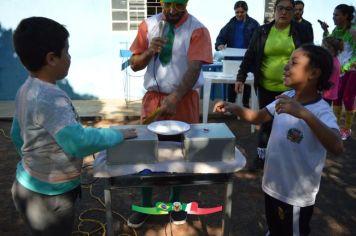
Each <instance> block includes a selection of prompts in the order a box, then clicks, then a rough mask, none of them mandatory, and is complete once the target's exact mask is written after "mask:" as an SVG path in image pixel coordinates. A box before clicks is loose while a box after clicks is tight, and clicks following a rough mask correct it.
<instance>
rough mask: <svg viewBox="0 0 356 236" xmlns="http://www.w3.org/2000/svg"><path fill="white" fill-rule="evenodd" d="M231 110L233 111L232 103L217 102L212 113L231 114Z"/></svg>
mask: <svg viewBox="0 0 356 236" xmlns="http://www.w3.org/2000/svg"><path fill="white" fill-rule="evenodd" d="M233 109H234V104H233V103H230V102H224V101H218V102H217V103H215V105H214V109H213V112H219V113H225V112H232V111H233Z"/></svg>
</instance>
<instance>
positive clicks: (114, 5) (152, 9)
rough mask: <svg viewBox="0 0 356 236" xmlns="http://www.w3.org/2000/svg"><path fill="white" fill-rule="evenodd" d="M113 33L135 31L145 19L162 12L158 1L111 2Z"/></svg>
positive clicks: (121, 0)
mask: <svg viewBox="0 0 356 236" xmlns="http://www.w3.org/2000/svg"><path fill="white" fill-rule="evenodd" d="M111 10H112V12H111V18H112V30H113V31H129V30H137V28H138V25H139V24H140V23H141V22H142V21H143V20H144V19H146V18H147V17H150V16H153V15H155V14H157V13H159V12H161V11H162V8H161V5H160V0H111Z"/></svg>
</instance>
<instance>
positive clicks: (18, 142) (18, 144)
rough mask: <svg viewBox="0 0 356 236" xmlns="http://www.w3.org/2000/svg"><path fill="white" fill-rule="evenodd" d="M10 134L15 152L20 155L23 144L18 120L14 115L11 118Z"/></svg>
mask: <svg viewBox="0 0 356 236" xmlns="http://www.w3.org/2000/svg"><path fill="white" fill-rule="evenodd" d="M10 135H11V140H12V142H13V143H14V144H15V148H16V151H17V153H18V154H19V155H20V156H22V152H21V148H22V145H23V140H22V137H21V128H20V125H19V121H18V120H17V118H16V116H15V117H14V118H13V120H12V125H11V131H10Z"/></svg>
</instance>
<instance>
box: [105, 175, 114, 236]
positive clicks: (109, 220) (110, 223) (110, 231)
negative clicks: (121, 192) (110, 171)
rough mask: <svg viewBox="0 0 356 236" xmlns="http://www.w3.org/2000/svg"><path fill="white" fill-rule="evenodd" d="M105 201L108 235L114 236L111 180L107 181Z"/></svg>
mask: <svg viewBox="0 0 356 236" xmlns="http://www.w3.org/2000/svg"><path fill="white" fill-rule="evenodd" d="M104 199H105V216H106V224H107V231H108V232H107V235H108V236H114V229H113V217H112V209H111V189H110V179H108V180H107V183H106V188H105V189H104Z"/></svg>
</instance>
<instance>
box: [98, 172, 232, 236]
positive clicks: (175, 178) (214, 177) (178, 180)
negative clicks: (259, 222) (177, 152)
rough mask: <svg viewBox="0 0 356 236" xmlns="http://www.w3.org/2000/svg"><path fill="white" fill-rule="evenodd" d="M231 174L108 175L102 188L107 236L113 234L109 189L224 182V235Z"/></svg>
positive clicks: (227, 222) (229, 210)
mask: <svg viewBox="0 0 356 236" xmlns="http://www.w3.org/2000/svg"><path fill="white" fill-rule="evenodd" d="M233 174H234V173H219V174H194V173H190V174H188V173H184V174H171V173H154V174H152V175H148V176H140V175H126V176H118V177H110V178H105V179H106V185H105V189H104V198H105V212H106V213H105V214H106V222H107V231H108V236H113V235H114V230H113V216H112V204H111V201H112V199H111V190H112V189H120V188H132V187H135V188H138V187H154V186H192V185H211V184H225V185H226V191H225V202H224V208H223V209H224V213H223V219H222V232H223V235H224V236H227V235H229V234H230V221H231V206H232V199H231V197H232V190H233V179H232V177H233Z"/></svg>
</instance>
